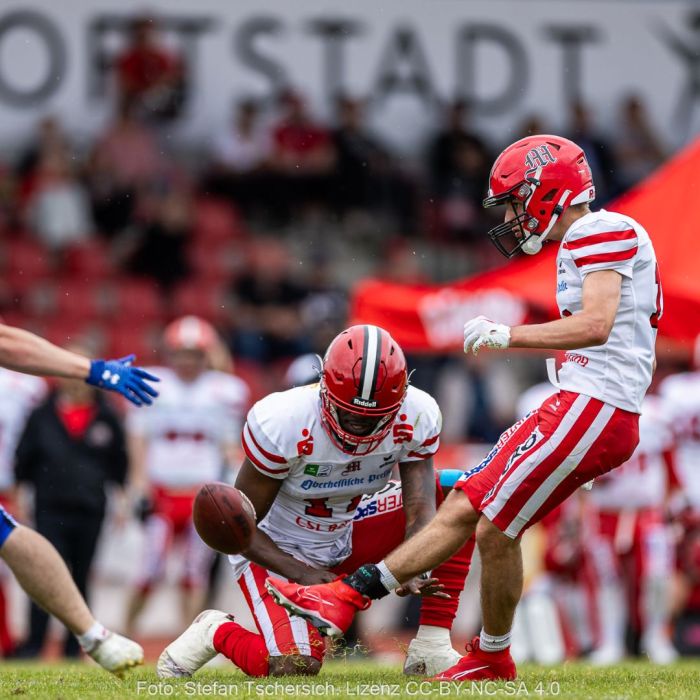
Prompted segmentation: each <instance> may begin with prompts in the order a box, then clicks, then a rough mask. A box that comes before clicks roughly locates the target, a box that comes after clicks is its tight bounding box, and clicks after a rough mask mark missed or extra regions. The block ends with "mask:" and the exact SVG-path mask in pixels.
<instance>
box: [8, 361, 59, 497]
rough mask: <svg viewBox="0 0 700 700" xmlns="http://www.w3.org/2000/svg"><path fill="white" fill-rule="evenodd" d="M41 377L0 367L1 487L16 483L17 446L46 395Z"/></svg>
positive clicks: (44, 383)
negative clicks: (25, 427) (26, 424)
mask: <svg viewBox="0 0 700 700" xmlns="http://www.w3.org/2000/svg"><path fill="white" fill-rule="evenodd" d="M46 389H47V387H46V382H45V381H44V380H43V379H41V378H40V377H33V376H31V375H29V374H20V373H19V372H13V371H11V370H9V369H5V368H4V367H0V491H6V490H7V489H9V488H10V487H11V486H12V485H13V484H14V481H15V479H14V464H15V449H16V447H17V443H18V442H19V438H20V436H21V434H22V431H23V430H24V426H25V423H26V421H27V418H28V417H29V414H30V413H31V411H32V410H33V409H34V408H35V407H36V406H37V405H38V404H39V402H40V401H41V400H42V399H43V398H44V396H45V395H46Z"/></svg>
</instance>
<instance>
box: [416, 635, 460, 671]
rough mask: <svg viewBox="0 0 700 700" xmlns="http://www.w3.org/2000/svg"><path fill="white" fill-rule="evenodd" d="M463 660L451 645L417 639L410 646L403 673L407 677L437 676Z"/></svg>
mask: <svg viewBox="0 0 700 700" xmlns="http://www.w3.org/2000/svg"><path fill="white" fill-rule="evenodd" d="M461 658H462V655H461V654H460V653H459V652H458V651H456V650H455V649H453V648H452V646H451V645H448V644H444V643H439V642H434V641H428V640H425V639H417V638H416V639H413V640H412V641H411V643H410V644H409V645H408V651H407V652H406V661H405V662H404V665H403V672H404V673H405V674H406V675H407V676H429V677H432V676H437V674H438V673H442V672H443V671H444V670H445V669H447V668H450V667H451V666H454V665H455V664H456V663H457V662H458V661H459V660H460V659H461Z"/></svg>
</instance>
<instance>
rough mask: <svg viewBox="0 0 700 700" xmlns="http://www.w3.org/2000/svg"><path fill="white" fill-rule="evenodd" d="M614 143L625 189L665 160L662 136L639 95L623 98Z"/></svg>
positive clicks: (618, 174) (621, 184) (621, 181)
mask: <svg viewBox="0 0 700 700" xmlns="http://www.w3.org/2000/svg"><path fill="white" fill-rule="evenodd" d="M615 145H616V147H617V176H618V179H619V181H620V186H621V187H622V188H623V189H627V188H628V187H631V186H632V185H634V184H636V183H637V182H639V181H640V180H643V179H644V178H645V177H646V176H647V175H649V174H650V173H652V172H653V171H654V170H656V168H658V167H659V166H660V165H661V163H663V161H664V158H665V155H666V154H665V151H664V147H663V144H662V142H661V139H660V138H659V136H658V135H657V134H656V133H655V132H654V129H653V127H652V125H651V123H650V121H649V114H648V112H647V110H646V106H645V105H644V103H643V102H642V101H641V99H640V98H639V97H638V96H636V95H630V96H629V97H627V98H626V99H625V100H624V101H623V102H622V105H621V107H620V117H619V127H618V131H617V134H616V137H615Z"/></svg>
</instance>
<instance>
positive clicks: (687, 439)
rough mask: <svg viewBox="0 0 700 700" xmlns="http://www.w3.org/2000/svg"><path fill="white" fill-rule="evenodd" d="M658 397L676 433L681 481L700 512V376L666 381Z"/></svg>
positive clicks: (676, 376) (688, 374) (691, 374)
mask: <svg viewBox="0 0 700 700" xmlns="http://www.w3.org/2000/svg"><path fill="white" fill-rule="evenodd" d="M659 394H660V395H661V397H662V398H663V400H664V407H665V410H666V412H667V414H668V416H669V419H670V421H671V422H672V424H673V428H674V431H675V436H676V441H677V448H676V469H677V471H678V479H679V481H680V482H681V486H682V488H683V490H684V491H685V494H686V496H687V497H688V499H689V501H690V503H691V504H692V505H693V507H695V508H698V509H700V372H683V373H681V374H674V375H671V376H670V377H666V379H664V380H663V381H662V382H661V384H660V385H659Z"/></svg>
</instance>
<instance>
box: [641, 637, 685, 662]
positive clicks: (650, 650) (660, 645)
mask: <svg viewBox="0 0 700 700" xmlns="http://www.w3.org/2000/svg"><path fill="white" fill-rule="evenodd" d="M642 651H643V652H644V653H645V654H646V655H647V656H648V657H649V661H651V663H653V664H658V665H660V666H666V665H667V664H672V663H673V662H674V661H676V660H677V659H678V652H677V651H676V649H675V648H674V646H673V644H671V642H670V641H669V640H668V639H667V638H666V637H665V636H663V635H662V634H649V635H644V636H642Z"/></svg>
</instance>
